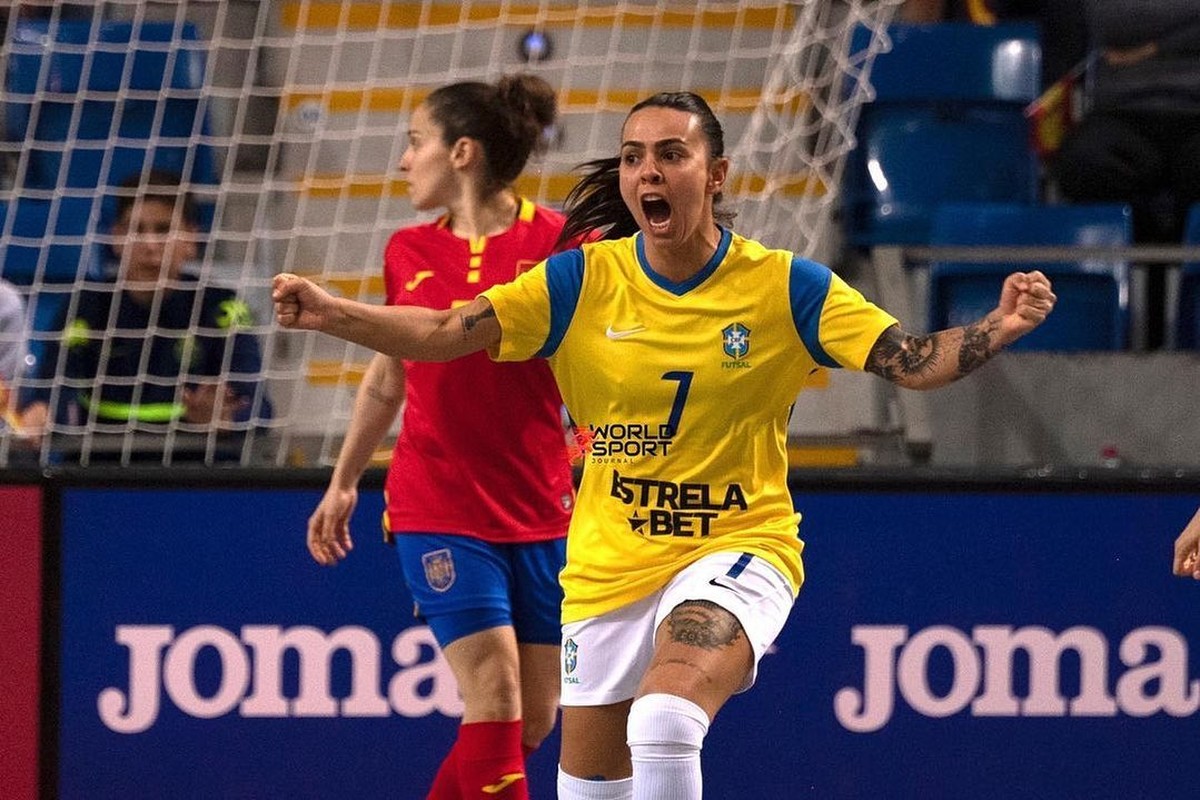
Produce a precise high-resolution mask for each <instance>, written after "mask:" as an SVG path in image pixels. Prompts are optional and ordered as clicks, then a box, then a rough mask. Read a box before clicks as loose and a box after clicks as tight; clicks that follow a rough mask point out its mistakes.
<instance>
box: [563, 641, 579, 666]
mask: <svg viewBox="0 0 1200 800" xmlns="http://www.w3.org/2000/svg"><path fill="white" fill-rule="evenodd" d="M578 653H579V645H577V644H575V640H574V639H567V640H566V641H565V642H563V674H564V675H570V674H571V673H572V672H574V671H575V667H576V666H578V661H577V660H576V659H577V658H578Z"/></svg>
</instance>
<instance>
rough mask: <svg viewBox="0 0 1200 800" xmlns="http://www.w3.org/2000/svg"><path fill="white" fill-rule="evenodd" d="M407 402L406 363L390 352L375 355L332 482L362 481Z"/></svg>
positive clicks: (349, 485) (344, 484)
mask: <svg viewBox="0 0 1200 800" xmlns="http://www.w3.org/2000/svg"><path fill="white" fill-rule="evenodd" d="M403 404H404V367H403V365H401V364H400V363H398V362H397V361H395V360H394V359H392V358H391V357H390V356H385V355H380V354H377V355H375V356H374V357H373V358H372V359H371V363H370V364H369V365H368V366H367V371H366V374H365V375H364V376H363V380H362V383H361V384H360V385H359V389H358V394H357V395H356V396H355V398H354V413H353V416H352V417H351V418H350V425H349V426H348V427H347V429H346V438H345V439H344V440H343V442H342V448H341V451H340V452H339V453H338V458H337V464H336V465H334V468H333V476H332V477H331V478H330V481H329V485H330V486H332V487H335V488H338V489H346V490H348V489H353V488H354V487H355V486H357V485H358V481H359V478H361V477H362V474H363V472H364V471H365V470H366V468H367V466H368V465H369V464H370V463H371V458H372V456H374V454H375V450H376V448H377V447H379V443H380V442H381V441H383V437H384V436H386V435H387V432H388V431H389V430H390V429H391V427H392V423H393V422H395V421H396V414H398V413H399V411H400V407H401V406H402V405H403Z"/></svg>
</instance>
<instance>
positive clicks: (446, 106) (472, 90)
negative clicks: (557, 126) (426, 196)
mask: <svg viewBox="0 0 1200 800" xmlns="http://www.w3.org/2000/svg"><path fill="white" fill-rule="evenodd" d="M425 105H426V107H428V108H429V111H430V113H431V114H432V116H433V119H434V120H435V121H436V122H437V123H438V125H440V126H441V127H442V131H443V137H442V138H443V140H444V141H445V143H446V144H447V145H452V144H454V142H456V141H458V140H459V139H460V138H462V137H464V136H465V137H467V138H469V139H474V140H476V141H477V142H479V143H480V144H481V145H482V146H483V150H484V154H485V157H486V159H487V180H488V183H489V188H491V189H493V190H498V189H501V188H503V187H505V186H509V185H511V184H512V182H513V181H515V180H516V179H517V176H519V175H520V174H521V170H523V169H525V164H526V162H527V161H529V156H530V155H531V154H532V153H533V152H534V150H536V149H538V147H539V146H540V145H541V144H542V142H543V141H544V140H545V139H544V131H545V129H546V128H547V127H549V126H550V125H552V124H554V121H555V119H556V118H557V116H558V102H557V99H556V97H555V94H554V89H553V88H551V86H550V84H548V83H546V81H544V80H542V79H541V78H539V77H537V76H536V75H527V74H522V75H506V76H504V77H502V78H501V79H500V80H499V81H497V82H496V84H495V85H492V84H490V83H481V82H477V81H465V82H462V83H452V84H449V85H447V86H443V87H441V88H439V89H436V90H434V91H433V92H432V93H431V94H430V95H429V97H428V98H427V99H426V100H425Z"/></svg>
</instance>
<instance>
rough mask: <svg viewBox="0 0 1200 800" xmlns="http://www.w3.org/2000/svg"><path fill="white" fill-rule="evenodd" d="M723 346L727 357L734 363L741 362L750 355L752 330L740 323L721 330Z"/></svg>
mask: <svg viewBox="0 0 1200 800" xmlns="http://www.w3.org/2000/svg"><path fill="white" fill-rule="evenodd" d="M721 345H722V347H723V349H724V350H725V355H727V356H729V357H730V358H732V359H733V360H734V361H740V360H742V359H743V358H745V357H746V356H747V355H748V354H749V353H750V329H749V328H747V327H746V326H745V325H743V324H742V323H740V322H735V323H733V324H732V325H730V326H729V327H727V328H723V329H722V330H721Z"/></svg>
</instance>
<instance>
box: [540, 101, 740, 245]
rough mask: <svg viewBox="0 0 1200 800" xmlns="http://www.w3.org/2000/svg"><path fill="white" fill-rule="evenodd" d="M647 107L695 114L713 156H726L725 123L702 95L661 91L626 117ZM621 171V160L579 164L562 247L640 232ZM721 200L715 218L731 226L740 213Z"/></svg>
mask: <svg viewBox="0 0 1200 800" xmlns="http://www.w3.org/2000/svg"><path fill="white" fill-rule="evenodd" d="M643 108H673V109H676V110H677V111H684V112H686V113H688V114H691V115H693V116H694V117H696V118H697V119H699V120H700V130H701V131H702V132H703V133H704V139H705V142H706V143H707V144H708V154H709V157H711V158H721V157H722V156H724V155H725V132H724V130H723V129H722V128H721V122H720V121H719V120H718V119H717V116H716V115H715V114H714V113H713V111H712V108H710V107H709V105H708V103H707V102H705V100H704V98H703V97H701V96H700V95H698V94H694V93H692V92H659V93H658V94H656V95H652V96H651V97H647V98H646V99H645V100H642V101H641V102H640V103H638V104H637V105H635V106H634V107H633V108H631V109H630V110H629V115H627V116H626V117H625V118H626V119H629V116H632V115H633V114H634V113H636V112H638V111H641V110H642V109H643ZM620 168H621V159H620V158H619V157H618V158H599V159H596V160H595V161H588V162H586V163H584V164H580V165H579V167H578V168H577V169H578V170H579V171H580V172H582V173H583V177H582V178H580V180H579V183H577V184H575V187H574V188H572V189H571V191H570V192H569V193H568V194H567V199H566V202H565V204H564V205H565V208H566V213H567V221H566V224H565V225H564V226H563V231H562V235H560V236H559V240H558V241H559V244H562V243H564V242H568V241H570V240H572V239H575V238H576V237H579V236H587V235H590V234H592V233H593V232H596V231H599V232H600V233H601V234H602V235H603V236H604V238H605V239H620V238H623V237H625V236H632V235H633V234H635V233H637V230H638V227H637V221H636V220H634V218H633V213H632V212H630V210H629V207H628V206H626V205H625V201H624V200H622V199H621V179H620ZM721 200H722V197H721V194H720V193H719V192H718V193H717V194H716V195H715V196H714V197H713V217H714V218H715V219H716V221H717V222H718V223H720V224H722V225H729V224H730V223H732V222H733V219H734V217H735V216H736V214H735V213H734V212H733V211H729V210H726V209H724V208H719V207H718V206H719V205H720V203H721Z"/></svg>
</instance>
